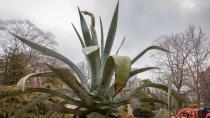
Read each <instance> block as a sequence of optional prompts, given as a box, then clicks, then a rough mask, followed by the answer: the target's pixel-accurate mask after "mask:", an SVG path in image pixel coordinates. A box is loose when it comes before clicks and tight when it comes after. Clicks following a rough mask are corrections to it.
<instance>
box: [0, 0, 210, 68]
mask: <svg viewBox="0 0 210 118" xmlns="http://www.w3.org/2000/svg"><path fill="white" fill-rule="evenodd" d="M77 5H79V7H80V9H82V10H89V11H92V12H93V13H95V14H96V18H98V17H99V16H101V17H102V19H103V22H104V28H105V34H106V33H107V30H108V26H109V24H110V21H111V17H112V15H113V11H114V7H115V5H116V0H115V1H113V0H86V1H85V0H62V1H61V0H18V1H17V0H0V16H1V19H9V18H23V19H29V20H31V21H32V22H33V23H35V24H36V25H38V26H39V27H40V28H42V29H44V30H47V31H50V32H52V33H53V34H55V36H56V41H57V42H58V44H59V51H60V52H62V53H63V54H64V55H66V56H68V57H69V58H70V59H72V60H73V61H75V62H79V61H82V60H83V59H84V57H83V56H82V54H81V52H82V51H81V48H80V44H79V41H78V39H77V37H76V35H75V33H74V32H73V29H72V27H71V24H70V23H71V22H73V23H74V24H75V25H76V26H77V27H78V28H79V16H78V12H77ZM209 11H210V1H209V0H120V14H119V24H118V31H117V36H116V41H115V43H114V51H116V48H117V47H118V46H119V42H120V41H121V40H122V38H123V36H124V35H126V41H125V45H124V46H123V47H122V50H121V51H120V54H125V55H128V56H130V57H133V56H135V54H137V53H138V52H139V51H140V50H142V49H144V48H146V47H147V46H149V45H152V43H153V41H154V40H155V39H157V38H158V37H159V36H160V35H164V34H168V33H171V32H181V31H184V30H185V28H186V27H187V25H188V24H195V25H196V26H201V27H202V28H203V30H204V32H206V33H207V34H208V35H209V34H210V22H209V20H210V15H209V13H208V12H209ZM97 25H98V26H99V22H98V20H97ZM97 30H98V32H99V31H100V30H99V27H97ZM144 63H146V65H149V64H152V63H151V62H148V55H147V56H146V57H145V58H144V59H142V60H140V61H139V62H138V63H137V64H136V65H135V66H137V65H145V64H144Z"/></svg>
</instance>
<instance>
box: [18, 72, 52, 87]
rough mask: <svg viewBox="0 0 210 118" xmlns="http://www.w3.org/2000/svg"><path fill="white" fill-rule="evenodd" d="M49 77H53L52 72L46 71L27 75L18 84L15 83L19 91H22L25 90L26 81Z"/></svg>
mask: <svg viewBox="0 0 210 118" xmlns="http://www.w3.org/2000/svg"><path fill="white" fill-rule="evenodd" d="M49 76H51V77H52V76H54V75H53V72H51V71H47V72H37V73H32V74H29V75H27V76H25V77H23V78H21V79H20V80H19V81H18V83H17V88H19V89H20V90H22V91H24V89H25V84H26V81H27V80H28V79H30V78H32V77H49Z"/></svg>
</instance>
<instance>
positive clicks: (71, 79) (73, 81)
mask: <svg viewBox="0 0 210 118" xmlns="http://www.w3.org/2000/svg"><path fill="white" fill-rule="evenodd" d="M48 67H49V68H50V69H51V70H52V71H53V72H54V73H55V75H56V76H57V77H58V78H60V79H61V80H62V81H63V82H64V83H65V84H66V85H67V86H68V87H70V88H71V89H72V90H73V91H74V92H75V93H76V94H77V95H78V97H79V98H81V99H82V100H83V101H84V102H85V103H86V104H87V105H92V103H93V100H92V98H91V96H90V95H89V94H88V92H87V91H86V89H85V88H84V87H83V86H82V85H81V84H80V83H79V82H78V81H77V78H76V77H75V76H74V75H73V74H72V72H70V71H69V70H68V69H58V68H54V67H52V66H50V65H48Z"/></svg>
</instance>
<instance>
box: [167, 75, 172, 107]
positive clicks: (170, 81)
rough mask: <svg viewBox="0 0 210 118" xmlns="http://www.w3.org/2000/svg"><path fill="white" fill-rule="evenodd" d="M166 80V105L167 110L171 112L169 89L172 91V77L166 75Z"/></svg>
mask: <svg viewBox="0 0 210 118" xmlns="http://www.w3.org/2000/svg"><path fill="white" fill-rule="evenodd" d="M166 76H167V80H168V98H167V103H168V109H169V111H171V91H172V90H171V89H172V76H170V75H169V74H167V75H166Z"/></svg>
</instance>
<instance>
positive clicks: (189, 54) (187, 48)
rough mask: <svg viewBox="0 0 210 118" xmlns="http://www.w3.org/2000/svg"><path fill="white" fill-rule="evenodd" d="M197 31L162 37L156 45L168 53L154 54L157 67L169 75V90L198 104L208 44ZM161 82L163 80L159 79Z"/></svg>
mask: <svg viewBox="0 0 210 118" xmlns="http://www.w3.org/2000/svg"><path fill="white" fill-rule="evenodd" d="M209 42H210V41H209V40H207V37H206V36H205V33H203V32H202V30H201V28H199V29H198V31H196V28H195V26H193V25H190V26H189V27H188V28H187V30H186V31H185V32H181V33H177V34H170V35H165V36H162V37H161V38H160V39H159V40H157V41H156V43H157V44H159V45H160V46H161V47H163V48H165V49H168V50H169V51H171V53H169V52H161V53H158V54H154V56H153V57H154V58H156V60H158V61H157V65H158V66H160V67H162V68H163V70H164V72H169V73H171V75H172V77H173V79H172V83H173V87H174V88H176V90H177V91H178V92H179V93H180V94H183V95H188V98H189V100H192V101H194V100H196V101H197V102H198V103H200V98H201V96H200V89H201V86H200V82H199V79H200V73H201V72H202V71H204V70H205V69H206V68H207V65H208V64H207V61H208V58H209V53H210V52H209V48H208V47H209V46H210V45H209V44H210V43H209ZM160 78H161V79H162V82H164V81H165V80H163V79H164V78H163V77H162V75H161V77H160Z"/></svg>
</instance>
